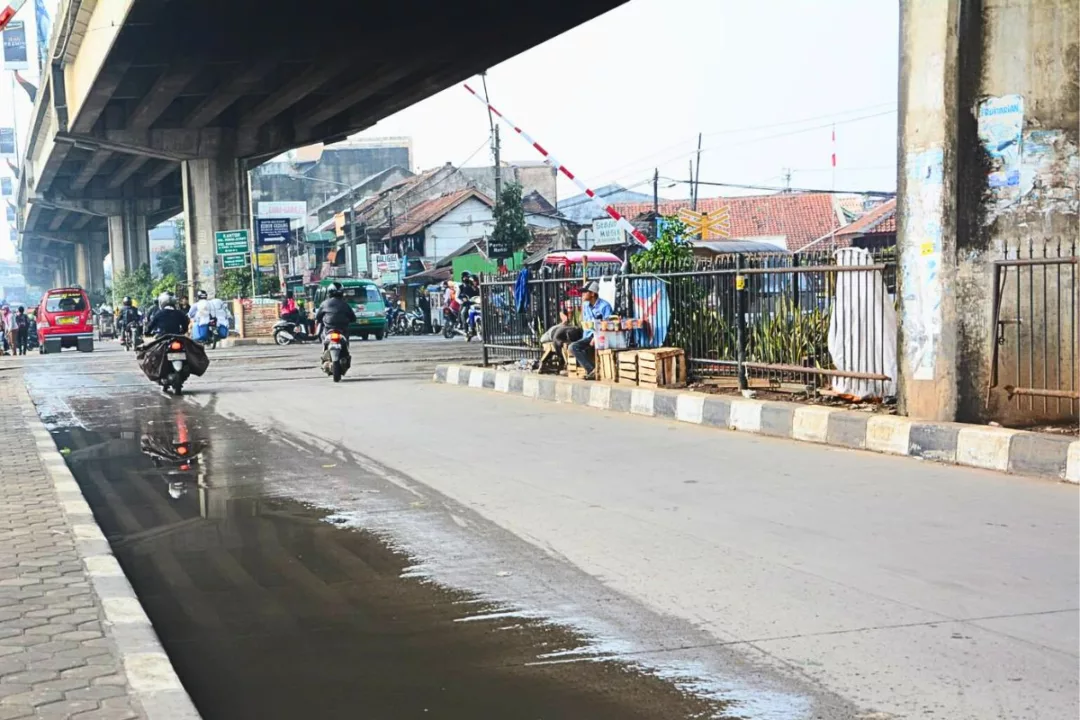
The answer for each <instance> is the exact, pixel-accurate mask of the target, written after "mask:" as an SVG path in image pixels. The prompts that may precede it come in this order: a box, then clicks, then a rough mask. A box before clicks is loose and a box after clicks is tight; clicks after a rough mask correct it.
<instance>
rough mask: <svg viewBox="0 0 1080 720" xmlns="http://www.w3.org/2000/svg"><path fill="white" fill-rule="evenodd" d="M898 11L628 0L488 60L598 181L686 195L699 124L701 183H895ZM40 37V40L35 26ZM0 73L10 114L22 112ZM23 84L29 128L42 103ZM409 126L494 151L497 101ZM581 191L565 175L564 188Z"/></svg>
mask: <svg viewBox="0 0 1080 720" xmlns="http://www.w3.org/2000/svg"><path fill="white" fill-rule="evenodd" d="M47 5H48V6H50V9H51V8H52V6H54V5H55V0H47ZM27 8H32V3H27V5H26V6H24V10H23V11H21V12H20V15H26V17H24V18H23V19H24V20H27V24H28V26H29V25H32V13H27V12H26V9H27ZM525 21H526V18H524V17H523V19H522V22H525ZM898 25H899V9H898V2H897V0H753V2H749V1H748V0H630V2H628V3H626V4H625V5H623V6H621V7H619V8H617V9H615V10H613V11H611V12H609V13H607V14H605V15H602V16H600V17H598V18H596V19H594V20H592V21H590V22H588V23H586V24H584V25H581V26H579V27H577V28H575V29H573V30H571V31H569V32H567V33H564V34H563V35H561V36H559V37H556V38H553V39H552V40H550V41H548V42H546V43H544V44H543V45H539V46H537V47H535V48H533V49H531V50H528V51H526V52H524V53H522V54H521V55H518V56H517V57H514V58H511V59H509V60H507V61H505V62H503V63H502V64H500V65H498V66H496V67H494V68H491V70H490V71H489V72H488V75H487V86H488V90H489V92H490V96H491V101H492V104H494V105H495V106H496V107H497V108H499V109H500V110H501V111H502V112H503V113H505V114H506V115H508V116H509V117H510V118H512V119H513V120H514V122H516V123H518V124H519V125H520V126H521V127H522V128H524V129H525V131H526V132H528V133H530V134H531V135H532V136H533V137H534V139H536V140H537V141H538V142H540V143H541V144H542V145H544V146H545V147H546V148H547V149H548V150H550V151H551V152H552V153H553V154H554V155H555V156H556V157H557V158H558V159H559V161H560V162H561V163H563V164H565V165H566V167H567V168H569V169H570V170H571V171H573V172H574V173H575V174H576V175H578V176H579V178H581V179H582V180H583V181H584V182H585V183H586V184H587V185H590V186H592V187H599V186H601V185H606V184H608V183H612V182H618V183H620V184H622V185H624V186H627V187H632V188H634V189H636V190H640V191H642V192H649V191H651V186H652V175H653V169H654V168H658V169H659V171H660V175H661V177H662V178H664V179H662V180H661V184H660V194H661V196H663V197H669V198H679V197H686V196H687V195H688V184H687V183H686V182H685V180H686V179H687V178H688V176H689V166H688V163H689V161H690V160H691V159H692V158H693V157H694V156H695V154H696V147H697V135H698V133H699V132H700V133H703V134H704V137H703V140H702V147H703V152H702V158H701V169H700V178H701V180H702V181H703V182H721V183H740V184H751V185H767V186H779V185H783V184H784V182H785V179H784V173H785V172H786V170H788V169H790V171H791V180H790V183H791V186H792V187H795V188H820V189H840V190H849V189H850V190H894V189H895V187H896V99H897V77H898V36H899V30H898ZM29 29H31V28H29V27H28V30H29ZM508 31H512V28H508ZM28 41H29V42H30V52H31V53H33V52H34V50H33V36H32V32H28ZM3 75H4V77H3V78H0V80H2V81H3V82H0V125H5V124H10V120H11V97H12V95H11V94H10V91H9V89H8V87H7V86H8V85H9V83H10V73H9V72H4V73H3ZM29 76H30V77H32V78H33V77H36V73H35V71H33V70H31V71H29ZM471 83H472V84H473V86H474V87H475V88H476V89H478V90H479V89H480V87H481V85H480V82H479V78H474V79H473V80H472V81H471ZM16 90H17V91H18V92H17V93H16V95H15V98H16V108H17V112H18V120H19V122H18V124H19V125H20V126H22V133H21V135H23V136H24V135H25V123H26V122H27V121H28V120H29V114H30V106H29V102H28V100H27V99H26V98H25V94H22V96H20V93H22V91H21V90H18V88H16ZM834 127H835V134H836V140H835V143H834V142H833V140H832V133H833V128H834ZM401 135H407V136H410V137H412V139H413V147H414V162H415V164H416V166H417V167H416V168H415V169H426V168H431V167H434V166H436V165H441V164H444V163H447V162H450V163H454V164H455V165H484V164H489V163H490V162H491V157H490V151H489V148H488V135H489V130H488V116H487V111H486V110H485V109H484V107H483V106H482V105H481V104H480V103H478V102H477V101H476V100H475V99H474V98H473V97H472V96H471V95H469V94H468V93H467V92H466V91H465V90H464V89H462V88H461V87H460V86H455V87H452V88H449V89H447V90H445V91H443V92H441V93H439V94H437V95H434V96H432V97H431V98H428V99H427V100H425V101H423V102H420V103H418V104H416V105H414V106H412V107H410V108H408V109H406V110H403V111H402V112H399V113H397V114H396V115H393V116H391V117H389V118H387V119H385V120H383V121H382V122H380V123H378V124H377V125H375V126H373V127H372V128H370V129H368V130H367V131H365V132H364V133H362V136H366V137H379V136H401ZM502 141H503V142H502V147H503V151H502V157H503V159H504V160H508V161H514V160H538V159H540V157H539V155H538V154H537V153H536V152H535V150H533V149H532V148H531V147H530V146H529V145H527V144H526V143H525V142H524V141H523V140H522V139H521V138H520V137H517V136H516V135H514V134H513V133H512V131H509V129H508V128H505V127H504V128H503V130H502ZM834 150H835V153H836V156H837V166H836V170H835V172H834V171H833V169H832V167H831V162H830V158H831V155H832V153H833V152H834ZM0 172H3V173H6V172H7V170H6V168H3V166H0ZM667 178H671V180H669V179H667ZM674 180H679V181H684V182H682V183H679V184H676V183H675V182H674ZM578 192H579V191H578V189H577V188H576V187H575V186H574V185H573V184H572V183H571V182H570V181H569V180H567V179H566V178H564V177H561V176H560V183H559V197H560V198H566V197H569V196H570V195H574V194H577V193H578ZM737 193H738V191H737V190H734V189H725V188H720V187H703V188H702V189H701V192H700V196H701V197H708V196H712V195H724V194H737ZM0 227H2V228H3V229H0V257H8V258H10V257H12V256H13V253H14V249H13V246H12V245H11V243H10V241H9V240H8V239H7V237H6V232H7V230H6V228H7V224H6V222H5V223H2V224H0Z"/></svg>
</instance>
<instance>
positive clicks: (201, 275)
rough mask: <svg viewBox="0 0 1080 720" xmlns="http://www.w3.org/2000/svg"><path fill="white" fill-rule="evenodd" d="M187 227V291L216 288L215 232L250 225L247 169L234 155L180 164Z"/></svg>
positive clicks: (213, 292) (212, 292) (210, 291)
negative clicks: (232, 156)
mask: <svg viewBox="0 0 1080 720" xmlns="http://www.w3.org/2000/svg"><path fill="white" fill-rule="evenodd" d="M181 171H182V182H183V190H184V220H185V223H186V227H187V265H188V277H189V278H190V279H191V281H192V282H191V283H189V285H188V293H189V295H191V299H192V300H194V294H195V291H196V290H206V291H207V292H208V293H210V295H211V296H213V295H214V294H215V293H216V291H217V272H218V269H219V268H218V262H217V253H216V245H215V239H214V234H215V233H217V232H219V231H222V230H241V229H248V230H250V228H251V212H250V199H249V196H248V182H247V171H246V170H245V168H244V165H243V161H241V160H238V159H236V158H210V159H200V160H188V161H186V162H184V163H182V165H181Z"/></svg>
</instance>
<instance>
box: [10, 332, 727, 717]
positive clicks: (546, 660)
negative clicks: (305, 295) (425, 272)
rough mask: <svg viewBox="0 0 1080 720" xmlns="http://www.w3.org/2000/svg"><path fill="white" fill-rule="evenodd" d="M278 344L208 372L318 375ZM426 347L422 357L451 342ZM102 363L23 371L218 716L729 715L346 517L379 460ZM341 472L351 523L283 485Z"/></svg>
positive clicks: (186, 671) (415, 370)
mask: <svg viewBox="0 0 1080 720" xmlns="http://www.w3.org/2000/svg"><path fill="white" fill-rule="evenodd" d="M272 350H277V349H276V348H272ZM287 350H292V351H293V352H284V353H280V352H274V353H270V354H268V356H264V357H260V358H257V359H256V360H255V361H254V362H250V363H249V362H245V363H244V364H243V367H242V368H240V367H237V368H235V370H234V369H233V368H230V366H229V361H228V356H226V357H219V358H217V362H216V367H215V366H212V370H213V371H214V372H213V373H212V374H208V377H211V378H213V380H214V382H215V383H216V386H220V385H221V383H222V381H223V380H225V381H228V382H235V383H243V382H251V381H252V376H253V375H255V376H257V375H258V373H259V372H262V371H265V372H271V373H278V374H279V375H280V374H281V373H290V372H298V373H302V374H304V375H312V374H311V373H310V367H309V366H307V365H306V364H305V363H304V362H303V360H301V359H300V358H298V356H297V355H298V354H297V353H295V349H287ZM434 350H435V352H432V349H431V348H425V347H423V346H421V350H420V352H419V353H415V354H413V357H414V358H415V356H416V355H420V356H421V357H423V355H424V353H425V351H426V352H427V353H429V354H432V355H435V356H437V357H438V356H440V355H441V353H443V352H445V351H444V350H442V349H441V348H440V347H439V346H436V347H435V348H434ZM223 355H224V353H223ZM92 359H93V362H86V358H85V357H79V356H75V355H70V354H66V355H64V356H62V357H61V358H49V360H50V362H49V363H48V364H47V365H46V364H45V363H42V364H40V365H39V366H37V367H33V366H30V367H28V378H29V385H30V387H31V388H32V391H33V394H34V395H35V399H36V401H37V402H38V404H39V412H40V413H41V414H42V417H43V420H45V422H46V424H47V425H48V426H49V427H50V428H51V429H52V431H53V433H54V437H55V438H56V442H57V445H58V447H60V448H61V451H62V453H63V454H64V455H65V456H66V457H67V460H68V463H69V465H70V467H71V469H72V472H73V474H74V475H75V477H76V479H77V481H78V482H79V484H80V487H81V488H82V489H83V492H84V494H85V495H86V497H87V500H88V502H89V503H90V505H91V508H92V509H93V511H94V515H95V517H96V519H97V520H98V523H99V524H100V525H101V527H102V529H103V531H104V532H105V534H106V536H107V537H108V538H109V541H110V544H111V545H112V546H113V549H114V552H115V554H116V556H117V558H118V560H119V561H120V563H121V566H122V567H123V568H124V571H125V573H126V574H127V575H128V577H129V579H130V580H131V582H132V585H133V586H134V588H135V591H136V593H137V594H138V596H139V598H140V600H141V601H142V603H143V605H144V607H145V608H146V610H147V613H148V614H149V616H150V618H151V620H152V622H153V623H154V627H155V629H156V630H157V632H158V634H159V636H160V638H161V641H162V644H163V646H164V647H165V649H166V651H167V653H168V654H169V656H170V658H171V659H172V661H173V663H174V666H175V667H176V669H177V672H178V674H179V676H180V678H181V680H182V681H183V682H184V685H185V687H186V688H187V690H188V692H189V693H190V695H191V696H192V698H193V700H194V701H195V703H196V705H197V707H198V708H199V710H200V712H201V713H202V715H203V717H205V718H207V720H214V719H216V718H268V719H274V718H281V719H286V718H297V717H303V716H310V715H312V713H313V711H314V712H315V714H316V715H317V716H319V717H355V718H372V719H374V718H388V719H390V718H421V717H423V718H427V717H437V718H452V719H455V718H462V719H465V718H469V719H472V718H508V719H509V718H522V720H525V719H529V720H535V719H539V718H589V719H596V720H602V719H604V718H611V719H612V720H614V719H616V718H618V719H634V718H642V719H645V718H700V717H731V716H729V715H728V714H726V712H725V707H726V706H727V705H728V703H727V702H726V701H725V699H723V698H720V697H717V696H716V694H715V693H708V692H694V691H693V688H692V685H693V679H692V678H689V677H681V678H679V677H669V678H666V679H665V678H661V677H659V676H658V674H657V673H655V672H652V671H649V670H647V669H646V668H644V667H642V666H640V665H639V664H638V663H636V662H634V661H633V660H624V659H619V658H616V657H613V656H612V653H610V652H601V651H597V650H596V649H594V648H590V640H589V639H588V638H586V637H584V636H583V635H582V634H581V633H580V632H578V631H576V630H574V629H571V628H569V627H567V626H566V625H564V624H560V623H556V622H552V621H551V620H550V619H549V618H546V617H543V616H542V615H540V614H537V613H535V612H522V611H520V610H519V609H517V608H512V607H508V606H506V605H504V604H500V603H498V602H496V601H493V600H491V599H490V598H488V597H484V596H482V595H480V594H477V593H471V592H468V591H464V590H459V589H451V588H448V587H444V586H442V585H440V584H438V583H436V582H432V581H431V580H430V578H425V577H424V576H423V573H422V572H417V568H416V565H415V562H414V559H413V558H410V557H409V556H408V555H407V554H405V553H404V552H401V551H399V550H395V549H393V548H391V547H390V546H389V543H388V540H387V538H386V537H380V535H379V534H376V533H375V532H371V531H368V530H366V529H365V528H364V527H363V525H362V523H360V524H359V525H358V523H357V522H356V521H355V518H356V517H357V512H361V513H363V512H372V513H375V514H383V515H385V514H387V513H388V512H392V511H391V510H390V508H389V507H388V501H387V499H386V498H385V497H383V496H382V494H383V493H382V490H380V489H379V487H378V482H377V480H378V478H377V477H375V476H373V475H372V473H371V472H370V471H368V470H365V469H364V468H362V467H360V466H356V465H352V464H350V463H348V462H340V459H336V460H337V461H334V462H326V461H325V460H326V459H327V458H325V457H324V458H323V461H322V462H320V461H319V456H321V455H323V454H324V451H323V450H320V449H318V448H310V447H309V448H305V447H303V446H300V445H298V444H297V442H296V441H295V440H294V441H291V442H283V441H282V440H281V439H280V438H271V437H269V436H267V435H266V434H263V433H260V432H259V431H256V430H254V429H252V428H250V427H247V426H245V425H244V424H243V423H241V422H238V421H236V420H235V419H227V418H224V417H221V416H220V415H217V414H215V412H214V409H213V405H214V396H213V395H210V394H208V393H206V392H203V393H202V395H203V398H202V399H203V400H204V401H205V400H206V399H207V397H209V398H210V399H209V402H206V403H205V404H204V405H200V404H198V403H193V402H184V401H183V400H176V399H172V398H167V397H164V396H163V395H161V394H160V393H158V392H156V391H154V390H153V389H152V388H151V387H149V386H148V384H147V383H146V381H145V380H142V379H141V378H140V377H139V376H138V375H137V374H136V373H133V372H132V368H131V364H133V361H132V360H131V359H130V356H123V355H118V354H117V353H116V352H115V351H111V348H109V349H107V351H106V352H99V353H96V354H95V355H94V356H93V358H92ZM379 359H380V360H385V361H386V362H385V363H379V362H376V363H372V364H371V366H369V367H368V368H367V370H369V371H370V372H368V373H365V372H364V368H361V369H360V370H361V371H360V372H358V373H357V374H356V376H357V377H358V378H365V377H366V378H367V379H369V380H375V379H381V380H387V379H393V378H397V377H411V376H413V375H415V374H426V375H429V374H430V365H431V361H430V360H415V359H409V360H408V361H405V360H402V359H399V358H396V357H395V356H394V355H393V354H388V355H385V356H380V358H379ZM58 361H59V362H58ZM61 363H63V365H61ZM294 367H295V369H294ZM46 368H49V369H50V370H52V372H44V370H45V369H46ZM57 368H63V370H64V372H62V373H59V372H56V369H57ZM312 376H313V377H314V376H316V375H312ZM191 390H192V392H193V393H194V394H195V396H196V397H197V396H198V395H199V394H200V391H199V388H198V386H197V384H196V383H193V384H192V387H191ZM331 459H333V458H331ZM345 459H346V460H347V459H348V458H345ZM330 474H336V475H337V476H338V477H339V478H347V479H348V481H349V489H350V491H351V492H352V493H353V494H354V495H356V494H357V493H359V496H360V498H361V501H360V502H359V503H353V504H352V505H351V506H350V510H351V514H350V515H348V516H345V515H340V514H338V515H335V514H333V513H334V510H333V508H340V507H341V505H340V504H339V503H333V504H329V505H327V506H325V507H324V508H320V507H318V505H316V504H312V503H311V502H301V501H298V500H296V499H294V497H296V496H297V495H303V493H296V492H294V491H291V490H290V487H293V488H295V486H296V485H297V484H298V483H299V484H300V485H303V483H305V482H312V481H318V480H319V478H320V476H327V475H330ZM367 476H371V477H367ZM364 495H368V496H369V498H370V499H369V500H368V501H367V502H365V501H364ZM397 512H400V510H397ZM458 561H459V562H469V561H468V560H466V559H462V558H458ZM493 574H494V576H495V577H507V576H510V575H512V574H513V573H512V571H496V572H495V573H493Z"/></svg>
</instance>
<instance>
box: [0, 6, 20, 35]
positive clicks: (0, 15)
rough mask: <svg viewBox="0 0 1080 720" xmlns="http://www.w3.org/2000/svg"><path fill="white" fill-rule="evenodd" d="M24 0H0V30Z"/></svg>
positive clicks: (13, 15) (17, 10)
mask: <svg viewBox="0 0 1080 720" xmlns="http://www.w3.org/2000/svg"><path fill="white" fill-rule="evenodd" d="M25 2H26V0H0V30H3V29H4V26H5V25H7V24H8V23H9V22H10V21H11V18H13V17H15V13H17V12H19V8H21V7H22V6H23V3H25Z"/></svg>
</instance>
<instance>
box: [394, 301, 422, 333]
mask: <svg viewBox="0 0 1080 720" xmlns="http://www.w3.org/2000/svg"><path fill="white" fill-rule="evenodd" d="M398 324H399V325H401V326H402V328H403V329H402V331H401V334H402V335H423V334H424V313H422V312H420V308H415V309H413V310H409V311H408V312H404V313H401V315H400V316H399V317H398Z"/></svg>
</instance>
